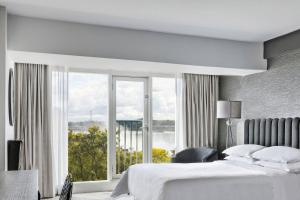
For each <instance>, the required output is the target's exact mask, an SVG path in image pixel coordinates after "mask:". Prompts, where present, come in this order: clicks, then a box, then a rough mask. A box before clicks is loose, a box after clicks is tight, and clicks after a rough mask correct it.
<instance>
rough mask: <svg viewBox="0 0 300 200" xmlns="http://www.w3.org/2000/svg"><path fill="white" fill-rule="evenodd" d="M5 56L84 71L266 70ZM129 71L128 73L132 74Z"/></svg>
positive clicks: (226, 72) (10, 53) (246, 72)
mask: <svg viewBox="0 0 300 200" xmlns="http://www.w3.org/2000/svg"><path fill="white" fill-rule="evenodd" d="M7 54H8V57H9V58H10V59H12V60H13V61H14V62H28V63H38V64H41V63H43V64H48V65H58V66H69V67H71V68H79V69H86V70H100V69H101V70H105V71H119V72H126V73H128V72H132V73H144V74H148V75H149V74H174V75H175V74H177V73H193V74H210V75H228V76H229V75H230V76H245V75H249V74H254V73H259V72H263V71H266V69H239V68H238V67H240V66H237V68H225V67H222V66H195V65H183V64H172V63H160V62H148V61H137V60H125V59H112V58H99V57H84V56H73V55H60V54H48V53H35V52H25V51H13V50H9V51H8V52H7ZM132 73H131V74H132Z"/></svg>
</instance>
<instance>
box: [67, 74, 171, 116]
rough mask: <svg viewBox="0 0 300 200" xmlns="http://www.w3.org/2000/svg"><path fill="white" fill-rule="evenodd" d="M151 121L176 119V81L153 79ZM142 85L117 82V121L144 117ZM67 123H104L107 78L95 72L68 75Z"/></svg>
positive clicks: (106, 105) (106, 101) (106, 106)
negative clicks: (92, 121) (91, 121)
mask: <svg viewBox="0 0 300 200" xmlns="http://www.w3.org/2000/svg"><path fill="white" fill-rule="evenodd" d="M152 83H153V85H152V105H153V119H155V120H167V119H168V120H174V119H175V79H174V78H153V80H152ZM143 88H144V86H143V83H142V82H133V81H120V80H119V81H118V82H117V84H116V99H117V101H116V104H117V119H118V120H120V119H123V120H125V119H130V120H135V119H139V118H141V117H142V116H143V106H144V105H143V96H144V95H143ZM68 112H69V113H68V117H69V121H72V122H78V121H89V120H90V119H92V120H94V121H104V122H105V121H107V112H108V76H107V75H105V74H96V73H75V72H71V73H69V96H68Z"/></svg>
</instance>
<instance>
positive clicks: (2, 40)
mask: <svg viewBox="0 0 300 200" xmlns="http://www.w3.org/2000/svg"><path fill="white" fill-rule="evenodd" d="M6 17H7V13H6V9H5V8H4V7H2V6H0V171H3V170H5V153H6V139H5V127H6V119H5V117H6V112H5V111H6V89H5V86H6V78H7V77H6V19H7V18H6Z"/></svg>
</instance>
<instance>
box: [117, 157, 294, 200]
mask: <svg viewBox="0 0 300 200" xmlns="http://www.w3.org/2000/svg"><path fill="white" fill-rule="evenodd" d="M123 177H124V178H123V179H126V180H125V181H124V180H122V181H121V182H122V184H123V191H124V187H127V188H128V193H129V194H130V196H131V198H134V199H135V200H183V199H184V200H195V199H197V200H202V199H203V200H253V199H255V200H299V197H298V194H297V193H298V191H299V190H300V175H299V174H291V173H287V172H284V171H280V170H274V169H270V168H264V167H260V166H257V165H249V164H243V163H240V162H234V161H216V162H212V163H193V164H138V165H134V166H131V167H130V168H129V170H128V176H127V175H126V176H123ZM124 184H127V185H126V186H124ZM118 187H119V188H120V186H118ZM114 193H115V194H117V191H115V192H114Z"/></svg>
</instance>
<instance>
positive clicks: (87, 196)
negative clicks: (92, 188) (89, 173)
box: [49, 192, 110, 200]
mask: <svg viewBox="0 0 300 200" xmlns="http://www.w3.org/2000/svg"><path fill="white" fill-rule="evenodd" d="M58 199H59V197H55V198H53V199H49V200H58ZM72 200H110V192H96V193H82V194H73V195H72Z"/></svg>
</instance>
